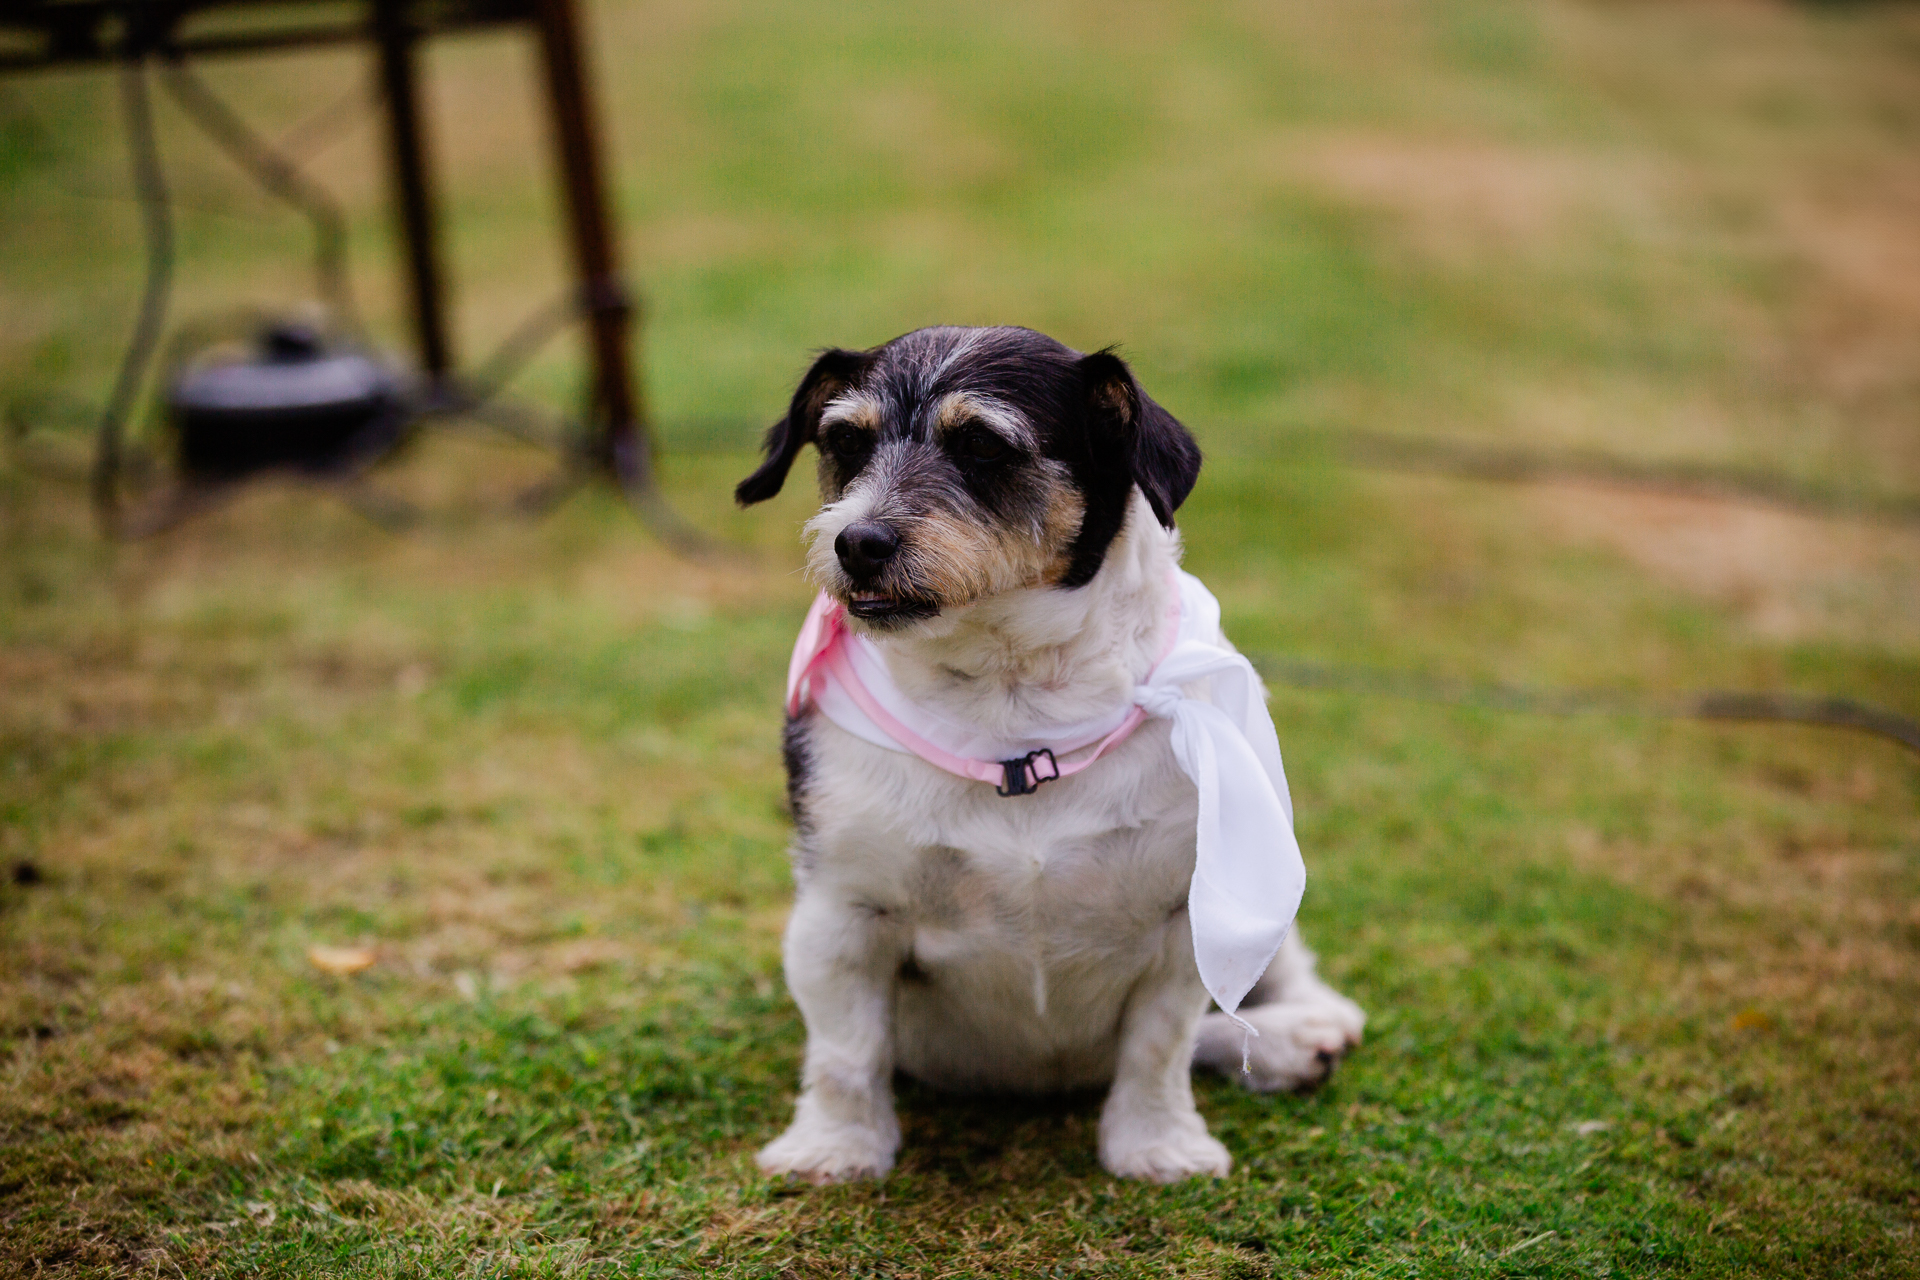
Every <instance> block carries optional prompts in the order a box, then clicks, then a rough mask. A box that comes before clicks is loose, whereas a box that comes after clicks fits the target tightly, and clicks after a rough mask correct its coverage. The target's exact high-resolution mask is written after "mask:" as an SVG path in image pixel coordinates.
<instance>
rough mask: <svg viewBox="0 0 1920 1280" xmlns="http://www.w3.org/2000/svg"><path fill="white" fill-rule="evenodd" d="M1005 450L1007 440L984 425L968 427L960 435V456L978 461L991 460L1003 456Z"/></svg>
mask: <svg viewBox="0 0 1920 1280" xmlns="http://www.w3.org/2000/svg"><path fill="white" fill-rule="evenodd" d="M1006 452H1007V442H1006V441H1005V440H1002V439H1001V438H1000V437H999V436H997V435H995V434H994V433H993V432H991V431H989V430H987V429H986V428H985V427H970V428H968V429H967V432H966V434H965V435H962V436H961V437H960V454H961V456H962V457H967V458H973V459H975V460H977V461H980V462H992V461H994V460H995V459H996V458H1000V457H1004V456H1005V454H1006Z"/></svg>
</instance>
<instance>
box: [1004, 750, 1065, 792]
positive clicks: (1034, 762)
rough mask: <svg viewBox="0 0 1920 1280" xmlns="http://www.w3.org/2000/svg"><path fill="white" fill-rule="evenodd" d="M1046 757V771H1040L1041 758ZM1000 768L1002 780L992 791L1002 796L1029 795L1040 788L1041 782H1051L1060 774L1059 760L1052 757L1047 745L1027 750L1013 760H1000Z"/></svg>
mask: <svg viewBox="0 0 1920 1280" xmlns="http://www.w3.org/2000/svg"><path fill="white" fill-rule="evenodd" d="M1042 757H1044V758H1045V759H1046V764H1047V771H1046V772H1045V773H1042V772H1041V771H1040V761H1041V758H1042ZM1000 769H1001V772H1002V774H1003V775H1004V780H1003V781H1002V782H1001V783H1000V785H999V786H997V787H995V788H994V791H996V792H997V793H999V794H1000V795H1003V796H1030V795H1032V794H1033V793H1034V792H1036V791H1038V790H1039V789H1040V784H1041V783H1043V782H1052V781H1053V780H1054V779H1055V778H1057V777H1059V776H1060V762H1059V761H1058V760H1055V759H1054V758H1053V752H1052V750H1050V749H1049V748H1047V747H1041V748H1040V749H1039V750H1038V751H1029V752H1027V754H1025V755H1024V756H1020V757H1018V758H1016V759H1013V760H1002V761H1001V762H1000Z"/></svg>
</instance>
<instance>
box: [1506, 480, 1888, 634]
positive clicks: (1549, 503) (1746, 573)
mask: <svg viewBox="0 0 1920 1280" xmlns="http://www.w3.org/2000/svg"><path fill="white" fill-rule="evenodd" d="M1525 501H1526V503H1527V505H1528V507H1529V508H1530V509H1531V510H1532V513H1533V515H1534V517H1535V519H1536V521H1537V523H1538V524H1539V526H1540V527H1541V528H1543V529H1545V530H1547V531H1548V532H1550V533H1551V534H1553V535H1555V536H1557V537H1559V538H1561V539H1563V540H1565V541H1567V542H1570V543H1573V544H1575V545H1589V546H1590V545H1598V546H1604V547H1606V548H1608V549H1609V550H1612V551H1614V552H1617V553H1618V554H1620V555H1622V556H1625V557H1626V558H1627V559H1629V560H1631V561H1633V562H1634V563H1635V564H1637V565H1639V566H1640V567H1641V568H1643V569H1645V570H1647V571H1648V572H1649V573H1651V574H1652V575H1653V576H1654V577H1656V578H1658V579H1660V580H1661V581H1663V582H1666V583H1669V584H1671V585H1673V586H1676V587H1679V588H1681V589H1682V590H1684V591H1688V592H1691V593H1693V594H1695V595H1699V596H1702V597H1705V598H1707V599H1710V600H1713V601H1716V602H1718V603H1720V604H1723V605H1726V606H1728V607H1730V608H1732V609H1735V610H1737V611H1738V612H1739V613H1740V615H1741V616H1742V617H1743V618H1744V619H1745V620H1746V622H1747V623H1748V625H1750V626H1752V627H1753V628H1754V629H1755V630H1757V631H1759V632H1761V633H1762V634H1765V635H1768V636H1771V637H1775V638H1780V639H1801V638H1809V637H1814V636H1821V635H1843V636H1850V637H1857V638H1866V639H1871V640H1874V641H1876V642H1879V643H1882V644H1887V645H1896V644H1910V643H1914V642H1915V641H1916V640H1920V529H1916V528H1912V527H1906V526H1891V525H1885V524H1879V523H1874V522H1869V521H1864V520H1836V519H1831V518H1823V517H1819V516H1811V515H1804V514H1801V513H1799V512H1793V511H1784V510H1778V509H1775V508H1771V507H1762V506H1756V505H1750V504H1747V503H1741V502H1733V501H1727V500H1724V499H1718V498H1701V497H1684V496H1680V495H1676V494H1658V493H1644V492H1637V491H1633V490H1626V489H1607V488H1598V487H1592V486H1586V485H1575V484H1540V485H1535V486H1532V487H1530V488H1529V489H1528V491H1527V493H1526V498H1525Z"/></svg>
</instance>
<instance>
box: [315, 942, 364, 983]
mask: <svg viewBox="0 0 1920 1280" xmlns="http://www.w3.org/2000/svg"><path fill="white" fill-rule="evenodd" d="M307 960H308V961H309V962H310V963H311V964H312V965H313V967H314V968H316V969H318V970H320V972H322V973H331V974H334V975H336V976H338V977H342V978H345V977H348V976H349V975H352V974H356V973H359V972H360V971H361V970H362V969H371V968H372V967H373V961H374V954H373V948H372V947H319V946H314V947H308V948H307Z"/></svg>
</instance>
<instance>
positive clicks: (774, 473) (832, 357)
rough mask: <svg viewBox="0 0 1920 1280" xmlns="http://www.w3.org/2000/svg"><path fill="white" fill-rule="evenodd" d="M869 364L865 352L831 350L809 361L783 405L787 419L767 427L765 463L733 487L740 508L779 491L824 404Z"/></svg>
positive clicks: (815, 426)
mask: <svg viewBox="0 0 1920 1280" xmlns="http://www.w3.org/2000/svg"><path fill="white" fill-rule="evenodd" d="M872 363H873V355H872V353H871V352H867V351H846V350H843V349H841V348H839V347H835V348H833V349H831V350H829V351H824V352H822V353H821V355H820V358H819V359H818V360H815V361H814V362H813V368H811V369H809V370H807V376H806V377H804V378H802V379H800V386H799V387H798V389H796V390H795V391H794V393H793V403H792V404H790V405H788V406H787V416H786V417H784V418H782V419H780V421H778V422H776V423H774V424H773V425H772V426H771V427H768V428H767V438H766V443H765V448H766V451H767V460H766V461H765V462H763V463H761V464H760V469H759V470H758V471H755V472H754V473H753V474H752V475H750V476H748V477H747V478H746V479H745V480H742V481H741V482H740V483H739V485H738V486H736V487H735V488H734V491H733V499H734V501H735V502H738V503H739V504H740V505H741V506H743V507H747V506H752V505H753V504H754V503H756V502H765V501H766V500H767V499H768V498H771V497H772V496H773V495H774V494H776V493H779V492H780V486H781V485H783V484H785V483H786V482H787V472H788V471H789V470H791V469H792V467H793V460H794V459H795V458H797V457H798V456H800V447H801V446H802V445H806V444H812V443H813V437H814V433H815V431H817V430H818V429H819V426H820V415H821V414H822V413H824V412H825V411H826V408H827V402H828V401H829V400H832V399H833V398H834V397H835V396H837V395H839V394H840V393H841V392H842V391H845V390H846V389H847V388H848V387H850V386H852V385H853V384H854V383H856V382H858V381H859V380H860V378H861V376H862V375H863V374H865V373H866V371H867V368H868V366H870V365H871V364H872Z"/></svg>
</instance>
